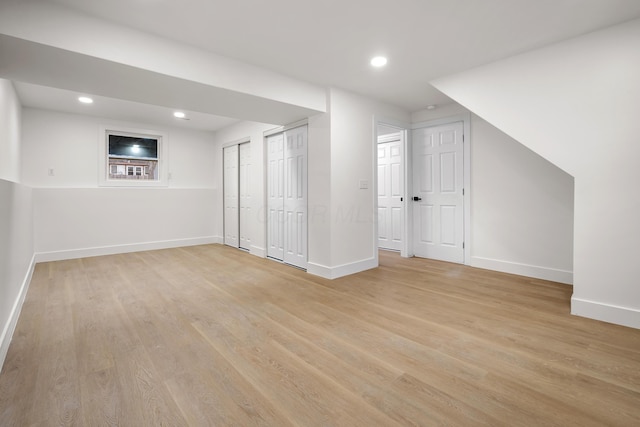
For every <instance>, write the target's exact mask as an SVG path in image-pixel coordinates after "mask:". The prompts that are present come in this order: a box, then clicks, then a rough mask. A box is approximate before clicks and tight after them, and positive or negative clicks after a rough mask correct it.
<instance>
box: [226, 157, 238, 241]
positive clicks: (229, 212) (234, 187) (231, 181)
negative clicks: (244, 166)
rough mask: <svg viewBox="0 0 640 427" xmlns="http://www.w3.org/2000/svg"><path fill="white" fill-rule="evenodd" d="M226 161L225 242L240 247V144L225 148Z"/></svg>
mask: <svg viewBox="0 0 640 427" xmlns="http://www.w3.org/2000/svg"><path fill="white" fill-rule="evenodd" d="M223 159H224V160H223V161H224V188H223V190H224V244H225V245H229V246H233V247H235V248H237V247H238V244H239V239H238V229H239V216H238V204H239V203H238V181H239V176H238V146H237V145H234V146H231V147H226V148H224V150H223Z"/></svg>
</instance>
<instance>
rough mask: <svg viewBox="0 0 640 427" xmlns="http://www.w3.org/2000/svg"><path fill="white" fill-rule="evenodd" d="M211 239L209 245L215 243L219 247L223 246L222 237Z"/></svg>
mask: <svg viewBox="0 0 640 427" xmlns="http://www.w3.org/2000/svg"><path fill="white" fill-rule="evenodd" d="M211 239H213V240H212V241H211V243H217V244H219V245H224V237H222V236H213V237H211Z"/></svg>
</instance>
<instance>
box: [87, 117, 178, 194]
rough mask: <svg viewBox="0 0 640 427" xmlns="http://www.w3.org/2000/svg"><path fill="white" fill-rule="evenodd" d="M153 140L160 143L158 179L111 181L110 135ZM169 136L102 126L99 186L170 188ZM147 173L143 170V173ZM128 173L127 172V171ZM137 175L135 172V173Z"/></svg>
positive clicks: (99, 151)
mask: <svg viewBox="0 0 640 427" xmlns="http://www.w3.org/2000/svg"><path fill="white" fill-rule="evenodd" d="M114 134H115V135H124V136H133V137H142V138H153V139H156V140H157V141H158V167H157V170H158V179H157V180H147V179H109V135H114ZM168 153H169V134H168V133H167V132H163V131H158V130H149V129H135V128H127V127H123V126H106V125H102V126H100V130H99V132H98V184H99V185H100V186H101V187H168V185H169V179H168V175H169V158H168ZM144 172H145V171H144V170H143V173H144ZM125 173H126V171H125ZM134 173H135V171H134Z"/></svg>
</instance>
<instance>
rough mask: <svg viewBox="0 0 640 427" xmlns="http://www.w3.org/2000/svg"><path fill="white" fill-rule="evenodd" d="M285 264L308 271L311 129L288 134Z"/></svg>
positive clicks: (285, 171)
mask: <svg viewBox="0 0 640 427" xmlns="http://www.w3.org/2000/svg"><path fill="white" fill-rule="evenodd" d="M284 137H285V140H286V142H285V147H284V158H285V164H284V186H285V192H284V230H285V231H284V237H285V246H284V259H283V260H284V262H286V263H288V264H291V265H295V266H297V267H300V268H307V126H301V127H297V128H295V129H290V130H287V131H286V132H285V133H284Z"/></svg>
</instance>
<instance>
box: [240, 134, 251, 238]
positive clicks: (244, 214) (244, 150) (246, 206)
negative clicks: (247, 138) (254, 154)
mask: <svg viewBox="0 0 640 427" xmlns="http://www.w3.org/2000/svg"><path fill="white" fill-rule="evenodd" d="M238 149H239V158H240V162H239V164H240V182H239V185H240V201H239V205H240V233H239V236H240V242H239V246H240V247H241V248H243V249H251V231H250V227H251V215H252V199H251V176H252V175H251V173H252V169H253V165H252V162H251V144H250V143H248V142H247V143H243V144H240V145H239V146H238Z"/></svg>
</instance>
